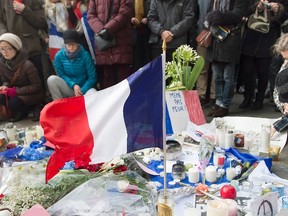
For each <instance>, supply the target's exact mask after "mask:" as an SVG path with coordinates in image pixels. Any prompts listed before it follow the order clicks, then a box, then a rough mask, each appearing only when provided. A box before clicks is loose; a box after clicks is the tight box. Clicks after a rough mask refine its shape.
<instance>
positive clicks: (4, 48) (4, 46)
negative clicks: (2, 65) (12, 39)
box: [0, 41, 17, 60]
mask: <svg viewBox="0 0 288 216" xmlns="http://www.w3.org/2000/svg"><path fill="white" fill-rule="evenodd" d="M0 52H1V54H2V56H3V57H4V58H5V59H7V60H11V59H13V58H14V56H15V55H16V53H17V51H16V50H15V48H14V47H12V46H11V44H9V43H8V42H6V41H1V42H0Z"/></svg>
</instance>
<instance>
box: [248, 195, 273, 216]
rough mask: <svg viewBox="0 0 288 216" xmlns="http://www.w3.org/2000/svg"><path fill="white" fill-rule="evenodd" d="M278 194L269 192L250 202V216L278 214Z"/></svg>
mask: <svg viewBox="0 0 288 216" xmlns="http://www.w3.org/2000/svg"><path fill="white" fill-rule="evenodd" d="M277 200H278V193H277V192H271V193H267V194H264V195H263V196H260V197H258V198H257V199H255V200H253V201H252V202H251V213H252V215H259V216H260V215H275V214H276V213H277V212H278V203H277Z"/></svg>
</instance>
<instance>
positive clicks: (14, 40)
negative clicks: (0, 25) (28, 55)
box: [0, 33, 22, 51]
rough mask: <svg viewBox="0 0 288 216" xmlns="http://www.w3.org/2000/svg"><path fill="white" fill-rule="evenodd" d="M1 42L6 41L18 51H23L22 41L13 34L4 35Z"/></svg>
mask: <svg viewBox="0 0 288 216" xmlns="http://www.w3.org/2000/svg"><path fill="white" fill-rule="evenodd" d="M0 41H6V42H8V43H9V44H11V45H12V46H13V47H15V49H16V50H17V51H19V50H21V49H22V41H21V39H20V38H19V37H18V36H17V35H15V34H12V33H4V34H2V35H1V36H0Z"/></svg>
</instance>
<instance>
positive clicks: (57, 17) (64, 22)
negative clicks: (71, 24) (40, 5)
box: [45, 0, 69, 32]
mask: <svg viewBox="0 0 288 216" xmlns="http://www.w3.org/2000/svg"><path fill="white" fill-rule="evenodd" d="M48 1H49V0H47V3H46V5H45V11H46V14H47V17H48V19H49V20H50V21H51V22H52V23H53V24H54V25H55V26H56V28H57V31H59V32H64V31H65V30H67V29H68V20H69V17H68V11H67V9H66V7H65V5H64V4H63V3H62V2H57V3H51V2H50V3H48Z"/></svg>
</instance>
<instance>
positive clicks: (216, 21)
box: [206, 0, 249, 117]
mask: <svg viewBox="0 0 288 216" xmlns="http://www.w3.org/2000/svg"><path fill="white" fill-rule="evenodd" d="M248 3H249V2H248V0H227V1H221V0H215V1H212V5H211V9H212V10H211V11H210V12H209V13H208V14H207V16H206V20H207V24H208V27H209V28H210V30H213V29H215V28H217V27H219V26H222V27H225V28H228V29H230V33H229V34H228V36H227V37H226V38H225V39H224V40H220V39H218V38H216V37H213V41H212V46H211V47H209V48H208V50H207V58H208V61H210V62H211V66H212V70H213V76H214V77H215V93H216V102H215V107H214V108H213V110H212V111H211V112H210V113H208V116H213V117H223V116H226V115H228V114H229V106H230V103H231V101H232V97H233V92H234V86H235V85H234V82H235V73H236V65H237V63H238V62H239V59H240V50H241V27H240V24H241V22H242V18H243V17H244V16H245V15H246V14H247V8H248Z"/></svg>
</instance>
